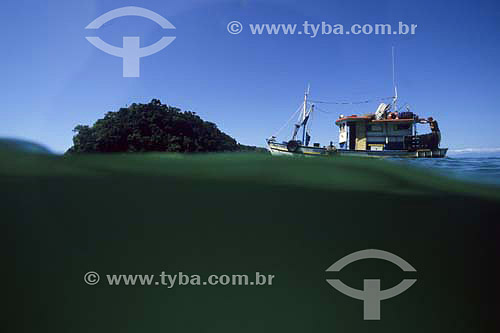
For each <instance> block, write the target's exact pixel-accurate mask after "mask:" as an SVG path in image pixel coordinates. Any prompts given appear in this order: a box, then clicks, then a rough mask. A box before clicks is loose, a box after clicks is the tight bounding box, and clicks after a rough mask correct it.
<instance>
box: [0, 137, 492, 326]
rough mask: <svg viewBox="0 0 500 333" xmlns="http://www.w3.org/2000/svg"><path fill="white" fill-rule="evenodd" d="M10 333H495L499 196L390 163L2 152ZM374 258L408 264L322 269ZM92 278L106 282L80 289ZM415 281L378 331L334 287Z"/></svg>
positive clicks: (386, 310) (384, 313) (386, 308)
mask: <svg viewBox="0 0 500 333" xmlns="http://www.w3.org/2000/svg"><path fill="white" fill-rule="evenodd" d="M0 160H1V164H0V180H1V182H0V188H1V201H0V202H1V204H0V209H1V212H2V226H3V227H4V232H3V236H4V240H3V242H2V244H3V246H4V251H3V253H4V260H3V261H4V263H5V268H6V272H9V274H7V276H6V277H7V281H6V285H7V286H8V288H6V291H5V295H4V296H5V299H4V302H6V304H7V305H8V309H7V314H8V316H7V317H8V318H9V320H8V321H7V324H6V325H9V326H10V325H12V327H13V330H12V331H19V332H21V331H26V332H28V331H34V330H36V331H51V332H90V331H93V332H115V331H120V332H150V331H151V332H152V331H173V332H256V331H262V332H268V331H274V332H335V331H337V332H424V331H425V332H483V331H488V330H489V329H491V328H492V326H493V325H496V323H495V318H494V307H493V306H494V304H496V302H497V301H496V296H495V295H496V294H497V293H498V286H497V285H496V283H497V282H496V280H497V279H498V276H497V273H496V270H495V265H496V263H497V262H498V249H497V245H496V242H497V240H498V235H499V233H498V231H499V228H498V220H499V219H498V216H499V213H500V205H499V204H500V195H499V191H498V188H497V187H489V186H485V185H478V184H470V183H465V182H460V181H457V180H452V179H448V178H445V177H442V176H440V175H437V174H434V173H433V172H431V171H428V170H427V171H425V170H419V169H413V168H412V167H411V166H407V165H394V164H391V163H388V162H386V161H381V160H373V159H353V158H332V159H322V158H304V159H289V158H273V157H271V156H267V155H263V154H207V155H191V156H188V155H175V154H161V153H157V154H128V155H126V154H124V155H123V154H122V155H79V156H57V155H51V154H47V153H43V152H38V153H28V152H25V151H20V150H17V149H11V148H5V147H4V148H2V149H0ZM372 248H373V249H380V250H385V251H389V252H391V253H394V254H396V255H398V256H400V257H402V258H403V259H405V260H406V261H408V262H409V263H410V264H411V265H412V266H413V267H415V269H416V271H417V272H414V273H406V272H402V271H401V270H400V269H399V268H398V267H396V266H394V265H392V264H390V263H388V262H385V261H380V260H363V261H359V262H356V263H352V264H351V265H349V266H348V267H346V268H345V270H343V271H342V272H340V273H337V275H336V274H335V273H330V272H328V273H327V272H326V269H327V268H328V267H329V266H330V265H331V264H333V263H334V262H335V261H337V260H338V259H340V258H342V257H343V256H345V255H347V254H349V253H352V252H355V251H359V250H364V249H372ZM87 271H96V272H99V274H101V282H100V283H99V284H97V285H95V286H89V285H86V284H85V282H84V280H83V276H84V274H85V273H86V272H87ZM161 271H166V272H167V273H176V272H179V271H181V272H184V273H185V274H198V275H202V276H205V275H209V274H248V275H250V276H252V275H253V274H254V273H255V272H257V271H258V272H261V273H263V274H273V275H275V276H276V277H275V279H274V283H273V285H271V286H176V287H174V288H171V289H169V288H166V287H164V286H109V285H106V283H105V281H104V280H105V279H104V275H105V274H160V273H161ZM335 277H338V278H340V279H341V280H342V281H343V282H344V283H346V284H348V285H350V286H352V287H354V288H358V289H361V288H362V286H363V279H368V278H371V279H373V278H377V279H381V281H382V282H381V283H382V289H387V288H389V287H392V286H394V285H396V284H398V283H399V282H400V281H401V280H402V279H405V278H416V279H417V282H416V283H415V285H413V286H412V287H411V288H410V289H408V290H407V291H406V292H404V293H402V294H401V295H398V296H396V297H394V298H392V299H389V300H385V301H382V305H381V320H379V321H364V320H363V302H362V301H360V300H355V299H352V298H349V297H347V296H346V295H343V294H341V293H340V292H338V291H336V290H335V289H334V288H332V287H331V286H330V285H329V284H328V283H326V281H325V280H326V279H327V278H335Z"/></svg>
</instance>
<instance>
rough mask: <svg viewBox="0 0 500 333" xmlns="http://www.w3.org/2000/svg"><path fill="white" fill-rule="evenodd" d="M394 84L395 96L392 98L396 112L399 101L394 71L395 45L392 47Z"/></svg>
mask: <svg viewBox="0 0 500 333" xmlns="http://www.w3.org/2000/svg"><path fill="white" fill-rule="evenodd" d="M392 86H393V87H394V97H393V100H392V105H393V108H394V112H396V111H398V109H397V102H398V88H397V87H396V76H395V71H394V46H393V47H392Z"/></svg>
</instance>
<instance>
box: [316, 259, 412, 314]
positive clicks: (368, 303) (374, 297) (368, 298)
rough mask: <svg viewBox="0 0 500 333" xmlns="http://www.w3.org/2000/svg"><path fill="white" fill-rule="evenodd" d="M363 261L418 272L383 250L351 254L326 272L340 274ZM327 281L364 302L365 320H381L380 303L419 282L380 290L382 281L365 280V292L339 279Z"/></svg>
mask: <svg viewBox="0 0 500 333" xmlns="http://www.w3.org/2000/svg"><path fill="white" fill-rule="evenodd" d="M362 259H383V260H387V261H389V262H392V263H393V264H395V265H397V266H399V268H401V269H402V270H403V271H404V272H416V270H415V268H413V267H412V266H411V265H410V264H409V263H407V262H406V261H405V260H403V259H402V258H400V257H398V256H397V255H395V254H392V253H390V252H386V251H381V250H363V251H358V252H354V253H351V254H349V255H347V256H345V257H343V258H342V259H340V260H339V261H337V262H336V263H334V264H333V265H331V266H330V267H329V268H328V269H327V270H326V271H327V272H339V271H340V270H341V269H342V268H344V267H345V266H347V265H349V264H350V263H353V262H355V261H358V260H362ZM326 281H327V282H328V283H329V284H330V285H331V286H332V287H334V288H335V289H337V290H338V291H340V292H341V293H343V294H345V295H347V296H349V297H352V298H355V299H359V300H362V301H363V309H364V314H363V319H364V320H380V301H382V300H386V299H389V298H392V297H394V296H397V295H399V294H401V293H402V292H404V291H406V290H407V289H408V288H410V287H411V286H412V285H413V284H414V283H415V282H417V280H416V279H404V280H403V281H401V282H400V283H399V284H398V285H396V286H394V287H392V288H389V289H385V290H380V280H372V279H365V280H364V288H363V290H359V289H354V288H351V287H349V286H347V285H345V284H344V283H343V282H342V281H340V280H338V279H327V280H326Z"/></svg>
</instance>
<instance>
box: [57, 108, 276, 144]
mask: <svg viewBox="0 0 500 333" xmlns="http://www.w3.org/2000/svg"><path fill="white" fill-rule="evenodd" d="M73 131H74V132H75V133H76V134H75V136H74V137H73V146H72V147H71V148H70V149H68V151H67V152H66V154H76V153H133V152H138V153H144V152H176V153H208V152H259V153H265V152H267V150H266V149H265V148H259V147H254V146H246V145H243V144H239V143H238V142H237V141H236V139H234V138H232V137H231V136H229V135H227V134H226V133H224V132H222V131H221V130H219V128H218V127H217V125H216V124H214V123H211V122H208V121H205V120H203V119H201V118H200V116H198V115H197V114H196V113H195V112H191V111H184V112H183V111H181V110H180V109H179V108H176V107H172V106H167V105H165V104H162V103H161V101H160V100H157V99H153V100H152V101H151V102H149V103H148V104H136V103H134V104H132V105H130V106H129V107H126V108H120V110H119V111H116V112H108V113H106V115H105V116H104V118H102V119H99V120H97V121H96V122H95V124H94V125H92V126H88V125H78V126H76V127H75V129H74V130H73Z"/></svg>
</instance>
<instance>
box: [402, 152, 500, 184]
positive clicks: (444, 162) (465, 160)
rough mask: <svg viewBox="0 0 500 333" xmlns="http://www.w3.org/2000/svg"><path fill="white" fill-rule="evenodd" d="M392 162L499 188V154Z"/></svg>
mask: <svg viewBox="0 0 500 333" xmlns="http://www.w3.org/2000/svg"><path fill="white" fill-rule="evenodd" d="M470 155H472V156H470ZM393 161H394V162H396V163H402V164H408V165H411V166H414V167H417V168H423V169H431V170H433V171H434V172H437V173H439V174H441V175H444V176H448V177H452V178H456V179H460V180H465V181H471V182H476V183H483V184H492V185H496V186H500V154H497V156H495V155H493V154H490V155H486V156H474V154H464V155H459V156H453V155H452V156H450V157H446V158H436V159H433V158H419V159H394V160H393Z"/></svg>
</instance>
